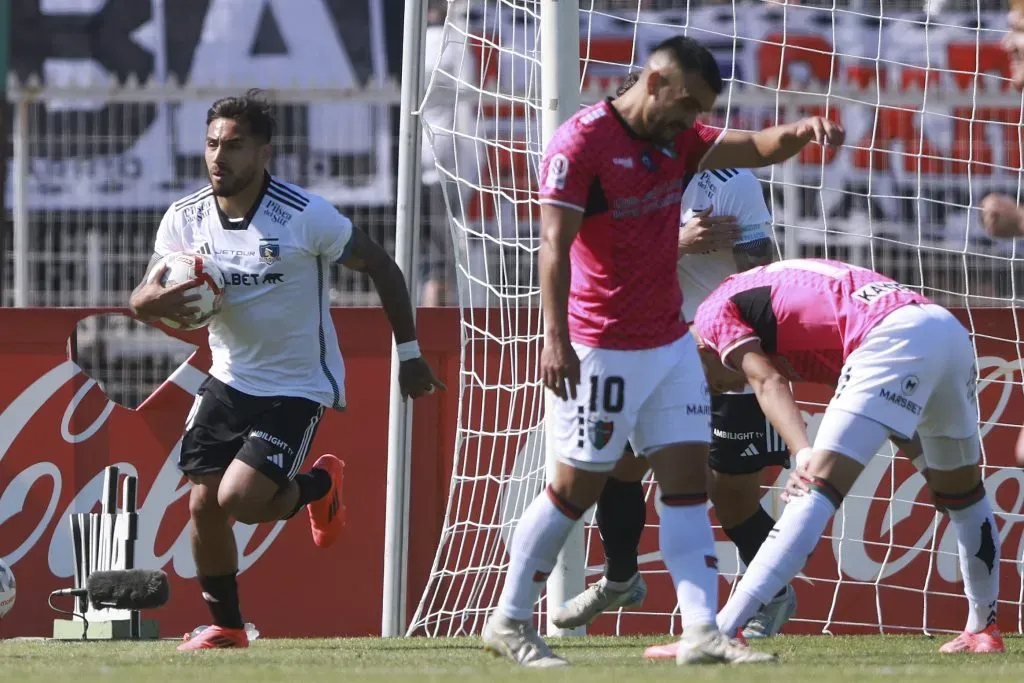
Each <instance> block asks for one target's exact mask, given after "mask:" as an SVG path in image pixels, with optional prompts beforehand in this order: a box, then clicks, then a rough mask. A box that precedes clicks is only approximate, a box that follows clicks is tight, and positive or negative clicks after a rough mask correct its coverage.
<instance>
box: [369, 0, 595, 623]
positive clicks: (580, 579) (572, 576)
mask: <svg viewBox="0 0 1024 683" xmlns="http://www.w3.org/2000/svg"><path fill="white" fill-rule="evenodd" d="M579 13H580V3H579V0H540V34H541V60H542V65H541V82H540V89H541V99H542V107H541V135H542V140H543V143H544V145H545V146H546V145H547V142H548V140H549V139H550V138H551V136H552V135H553V134H554V132H555V130H556V129H557V128H558V126H559V125H561V124H562V122H563V121H565V120H566V119H568V118H569V117H570V116H572V115H573V114H574V113H575V112H576V111H578V110H579V104H580V86H581V80H580V53H579V44H580V38H579V36H580V27H579ZM426 26H427V0H408V2H407V3H406V8H405V17H404V25H403V37H402V87H401V106H400V113H399V116H400V121H399V133H398V184H397V188H396V189H397V197H396V200H397V203H396V221H395V222H396V233H395V261H396V263H398V266H399V268H401V269H402V272H403V273H404V274H405V277H406V283H407V286H408V287H409V290H410V299H411V301H412V302H413V308H414V309H415V307H416V303H417V301H416V286H415V284H414V283H415V278H414V277H413V275H414V273H415V272H416V270H415V268H416V263H415V261H416V254H417V249H416V242H417V235H418V233H419V227H420V226H419V214H420V212H419V204H420V195H421V184H420V181H419V168H420V151H421V148H420V137H421V135H422V125H421V122H420V118H419V112H418V107H419V104H420V102H421V101H422V97H423V74H424V70H425V66H426V65H425V64H424V61H425V59H426V57H425V54H424V36H425V32H426ZM411 428H412V406H411V403H410V402H408V401H406V400H405V399H403V398H402V391H401V387H400V386H399V384H398V356H397V353H396V352H395V349H394V340H392V353H391V390H390V403H389V412H388V475H387V476H388V480H387V494H386V508H385V522H384V590H383V596H382V610H381V636H383V637H395V636H401V635H404V634H405V631H406V626H407V622H408V619H407V617H406V615H407V594H406V593H407V583H408V582H407V576H408V563H409V485H410V482H409V479H410V471H411V464H412V442H411V437H410V434H411ZM545 433H547V431H546V430H545ZM545 450H546V451H547V453H548V456H547V458H546V460H547V463H548V477H549V478H550V476H551V473H552V467H553V465H554V460H553V459H552V458H551V457H550V448H548V447H547V443H546V442H545ZM584 567H585V562H584V535H583V522H582V521H579V522H577V523H576V525H575V527H574V528H573V531H572V534H571V535H570V537H569V540H568V541H566V543H565V545H564V546H563V548H562V550H561V552H560V553H559V555H558V562H557V564H556V565H555V568H554V570H553V571H552V572H551V575H550V577H549V578H548V583H547V599H548V601H549V602H552V603H553V604H560V603H561V602H562V601H564V600H565V599H566V598H569V597H571V596H573V595H575V594H576V593H578V592H580V591H581V590H583V588H584V584H585V577H584ZM546 632H547V634H548V635H584V634H585V632H586V629H585V628H584V627H580V628H578V629H573V630H571V631H563V630H561V629H558V628H557V627H556V626H555V625H554V624H552V623H551V621H550V615H549V617H548V623H547V629H546Z"/></svg>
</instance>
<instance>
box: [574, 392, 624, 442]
mask: <svg viewBox="0 0 1024 683" xmlns="http://www.w3.org/2000/svg"><path fill="white" fill-rule="evenodd" d="M625 402H626V382H625V380H623V379H622V378H621V377H618V376H614V375H613V376H610V377H605V378H603V379H602V378H601V377H599V376H597V375H591V376H590V400H589V401H588V402H587V410H586V413H587V414H584V408H583V406H579V408H578V410H579V435H578V442H577V447H578V448H583V447H584V439H589V441H590V443H591V445H592V446H593V447H594V448H596V449H598V450H601V449H602V448H604V447H605V446H607V445H608V442H609V441H611V438H612V434H613V433H614V432H615V421H614V420H613V419H609V418H608V417H605V416H611V415H616V414H618V413H621V412H622V408H623V406H624V405H625ZM598 413H600V416H599V415H598Z"/></svg>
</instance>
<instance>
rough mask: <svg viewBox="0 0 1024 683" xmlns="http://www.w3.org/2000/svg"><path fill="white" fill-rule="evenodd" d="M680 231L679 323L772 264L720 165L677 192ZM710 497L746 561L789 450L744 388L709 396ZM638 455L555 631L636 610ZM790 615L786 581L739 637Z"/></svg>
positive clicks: (763, 233)
mask: <svg viewBox="0 0 1024 683" xmlns="http://www.w3.org/2000/svg"><path fill="white" fill-rule="evenodd" d="M682 208H683V216H682V221H683V227H682V228H681V229H680V233H679V252H680V255H679V262H678V266H677V272H678V278H679V284H680V285H681V287H682V289H683V293H684V295H685V296H684V301H683V317H684V319H685V320H687V321H692V320H693V317H694V315H695V313H696V310H697V305H698V304H699V303H700V302H701V301H703V300H704V299H705V298H706V297H707V296H708V295H709V294H710V293H711V291H712V290H713V289H714V288H715V287H717V286H718V285H719V284H721V283H722V281H723V280H725V278H727V277H728V276H730V275H732V274H733V273H735V272H737V271H742V270H746V269H748V268H752V267H754V266H757V265H766V264H768V263H770V262H771V261H772V260H774V257H775V254H776V245H775V243H774V240H773V238H772V221H771V213H770V212H769V210H768V207H767V206H766V205H765V201H764V195H763V193H762V189H761V183H760V181H758V179H757V177H756V176H755V175H754V174H753V173H752V172H751V171H749V170H747V169H718V170H713V171H703V172H701V173H699V174H697V175H696V176H694V177H693V178H692V179H691V180H690V181H689V182H688V184H687V186H686V190H685V192H684V193H683V201H682ZM711 408H712V430H713V438H712V442H711V452H710V458H709V461H708V462H709V465H710V472H711V490H710V498H711V502H712V504H713V505H714V506H715V513H716V515H717V517H718V520H719V522H720V523H721V525H722V528H723V530H724V531H725V534H726V536H727V537H728V538H729V539H730V540H731V541H732V542H733V543H734V544H735V545H736V548H737V550H738V551H739V554H740V557H741V559H742V560H743V562H744V564H746V565H749V564H750V562H751V561H752V560H753V558H754V555H756V554H757V550H758V548H760V547H761V544H762V543H763V542H764V540H765V539H766V538H767V537H768V533H769V532H770V531H771V530H772V527H773V526H774V525H775V520H774V519H773V518H772V516H771V515H770V514H768V512H767V511H766V510H765V509H764V507H762V505H761V470H762V469H764V468H765V467H769V466H774V465H781V466H783V467H789V451H788V450H787V449H786V446H785V443H784V442H783V441H782V439H781V437H779V436H778V434H777V433H776V432H775V430H774V429H773V428H772V427H771V424H770V423H769V422H768V421H767V420H766V419H765V416H764V413H763V412H761V408H760V406H759V405H758V403H757V399H756V397H755V396H754V395H753V392H752V390H751V389H750V387H745V388H744V389H743V390H741V391H739V392H728V393H723V394H715V395H712V397H711ZM646 471H647V462H646V459H645V458H637V457H634V456H633V454H632V452H627V454H626V455H625V456H624V457H623V458H622V460H620V461H619V464H618V465H617V466H616V468H615V470H614V471H613V472H612V474H611V476H610V477H609V478H608V481H607V483H606V484H605V487H604V489H603V490H602V492H601V497H600V498H599V499H598V502H597V514H596V521H597V526H598V530H599V531H600V538H601V544H602V546H603V548H604V551H605V573H604V576H603V577H602V578H601V579H600V580H598V581H595V582H594V583H592V584H591V585H590V586H588V587H587V589H586V590H585V591H583V592H582V593H580V594H579V595H576V596H575V597H573V598H571V599H570V600H568V601H566V603H565V604H564V605H562V606H560V607H559V608H558V609H557V610H556V611H555V613H554V614H553V615H552V621H553V622H554V623H555V625H556V626H558V627H560V628H575V627H578V626H581V625H583V624H588V623H590V622H592V621H593V620H594V619H595V618H596V617H597V616H598V615H599V614H601V613H602V612H604V611H606V610H609V609H616V608H620V607H621V608H625V609H629V608H633V607H639V606H640V605H641V604H642V603H643V600H644V598H645V596H646V593H647V586H646V582H645V581H644V578H643V576H642V575H641V574H640V572H639V570H638V566H637V558H638V550H639V548H638V544H639V542H640V537H641V535H642V533H643V530H644V526H645V524H646V513H647V504H646V501H645V500H644V491H643V485H642V483H641V480H642V478H643V476H644V474H645V473H646ZM795 609H796V592H795V591H793V589H792V588H791V587H790V586H789V585H787V586H786V587H785V588H784V589H783V590H782V591H780V592H779V595H777V596H775V597H774V598H773V599H772V600H771V601H769V602H768V604H766V605H765V606H764V607H763V608H762V609H761V610H759V611H758V613H757V614H756V615H755V616H754V617H753V618H752V619H751V620H750V623H748V624H747V625H746V626H745V628H744V631H743V635H744V637H746V638H748V639H750V638H759V637H769V636H772V635H775V634H776V633H778V631H779V629H780V628H781V627H782V626H783V625H784V624H785V623H786V621H787V620H788V619H789V617H790V616H791V615H792V614H793V612H794V611H795ZM676 646H677V642H673V643H671V644H669V645H656V646H652V647H650V648H648V649H647V651H646V652H645V656H647V657H648V658H652V659H663V658H673V657H675V655H676Z"/></svg>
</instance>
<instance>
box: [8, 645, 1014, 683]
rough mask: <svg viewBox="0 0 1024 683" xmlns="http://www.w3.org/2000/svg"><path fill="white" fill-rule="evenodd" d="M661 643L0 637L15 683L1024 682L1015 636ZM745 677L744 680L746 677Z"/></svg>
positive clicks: (9, 678)
mask: <svg viewBox="0 0 1024 683" xmlns="http://www.w3.org/2000/svg"><path fill="white" fill-rule="evenodd" d="M663 640H664V639H663V638H657V637H651V636H648V637H631V638H603V637H602V638H598V637H595V638H572V639H562V640H559V639H552V640H551V645H552V647H553V649H554V650H555V651H556V652H558V653H559V654H562V655H563V656H565V657H567V658H568V659H569V661H570V663H571V664H572V666H571V667H570V668H568V669H558V670H549V671H531V670H527V669H517V668H516V667H514V666H512V665H511V664H509V663H507V662H505V661H504V660H500V659H495V658H493V657H491V656H490V655H488V654H487V653H485V652H483V651H482V650H481V649H480V647H479V641H477V640H476V639H471V638H449V639H426V638H415V639H389V640H383V639H380V638H365V639H333V640H257V641H256V642H255V643H253V645H252V647H250V648H249V649H248V650H232V651H215V652H201V653H190V654H183V653H178V652H176V651H175V650H174V647H175V645H176V644H177V642H176V641H169V640H164V641H155V642H154V641H151V642H143V643H129V642H120V643H102V642H91V643H66V642H65V643H58V642H49V641H39V640H9V641H0V680H2V681H4V682H7V681H10V682H11V683H43V682H46V683H50V682H53V683H100V682H102V683H148V682H150V681H153V682H154V683H178V682H179V681H180V682H181V683H206V682H210V683H236V682H237V683H264V682H268V683H269V682H270V681H273V682H274V683H328V682H330V683H338V682H339V681H361V682H364V681H365V682H366V683H398V682H399V681H401V682H402V683H427V682H429V681H438V682H443V683H462V682H463V681H466V682H468V681H485V682H486V683H504V682H505V681H526V680H530V681H532V680H543V681H560V682H562V683H612V682H613V681H614V682H623V683H626V682H628V683H634V682H636V683H643V682H645V681H668V680H682V679H685V680H687V681H691V680H707V681H751V680H755V681H757V683H776V682H777V683H796V682H798V681H811V682H813V683H831V682H832V681H851V682H852V681H865V680H872V681H893V683H908V682H909V681H936V682H938V681H949V683H971V682H972V681H979V682H980V681H984V682H985V683H992V682H995V681H1013V682H1014V683H1021V681H1024V641H1022V639H1021V638H1020V637H1019V636H1011V637H1007V639H1006V645H1007V653H1006V654H1004V655H940V654H939V653H938V652H937V650H938V647H939V645H940V644H941V643H942V642H944V641H945V640H946V637H942V638H935V639H929V638H926V637H922V636H851V637H831V636H809V637H807V636H805V637H800V636H793V637H780V638H775V639H773V640H771V641H769V642H767V643H764V644H758V645H756V646H755V647H757V648H758V649H769V650H771V651H774V652H777V653H778V654H779V655H780V657H781V660H782V663H781V664H778V665H763V666H751V667H741V668H737V667H726V666H711V667H699V668H690V669H687V670H685V671H684V670H680V669H677V667H676V666H675V663H674V662H647V661H644V660H643V658H642V653H643V648H644V647H645V646H647V645H650V644H652V643H657V642H663ZM740 677H742V678H740Z"/></svg>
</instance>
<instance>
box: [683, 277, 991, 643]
mask: <svg viewBox="0 0 1024 683" xmlns="http://www.w3.org/2000/svg"><path fill="white" fill-rule="evenodd" d="M694 330H695V333H696V334H697V336H698V337H699V341H698V343H699V344H701V345H702V351H701V356H702V359H703V361H704V363H705V367H706V369H707V376H708V382H709V383H710V384H711V386H712V388H713V389H718V390H728V389H732V388H735V387H737V386H741V385H743V384H747V383H749V384H750V385H751V386H753V387H754V391H755V393H756V395H757V400H758V402H759V403H760V404H761V407H762V408H763V409H764V412H765V415H767V416H768V418H769V419H770V420H771V422H772V424H774V425H775V428H776V429H777V430H778V432H779V433H780V434H781V435H782V437H783V438H784V439H785V440H786V443H787V444H788V445H789V448H790V450H792V451H793V453H794V454H795V459H796V462H797V466H798V469H797V472H796V473H794V474H793V475H792V476H791V478H790V483H789V484H788V485H787V494H788V497H789V500H788V504H787V505H786V508H785V510H784V511H783V513H782V516H781V517H780V518H779V521H778V523H777V524H776V525H775V528H774V529H773V530H772V534H771V535H770V536H769V537H768V540H767V541H765V543H764V545H762V546H761V550H760V551H759V552H758V554H757V556H756V557H755V558H754V561H753V562H752V563H751V564H750V566H749V567H748V568H747V571H746V573H745V574H744V575H743V578H742V579H741V580H740V582H739V585H738V586H737V587H736V590H735V592H734V593H733V595H732V597H731V598H730V599H729V601H728V603H727V604H726V605H725V607H724V608H723V609H722V611H721V612H720V613H719V615H718V626H719V628H721V629H722V630H723V631H726V632H731V630H732V629H735V628H737V627H739V626H741V625H742V624H744V623H745V622H746V620H747V619H749V618H750V616H751V615H753V614H754V612H755V611H756V610H757V609H758V607H759V606H760V605H761V604H763V603H764V602H765V601H767V600H769V599H770V598H771V597H772V596H773V595H775V594H776V593H777V592H778V591H779V589H781V588H782V587H783V586H784V585H785V584H786V583H788V582H789V581H791V580H792V579H793V577H794V576H796V574H797V572H799V571H800V569H801V568H802V567H803V566H804V563H805V562H806V561H807V558H808V557H809V556H810V554H811V552H812V551H813V550H814V548H815V546H817V544H818V540H819V539H820V538H821V535H822V533H823V532H824V530H825V526H826V525H827V524H828V521H829V520H830V519H831V518H832V515H833V514H834V513H835V511H836V509H837V508H838V507H839V506H840V504H841V503H842V501H843V497H844V496H845V495H846V494H847V493H848V492H849V490H850V488H851V487H852V486H853V484H854V482H855V481H856V480H857V477H858V476H859V475H860V473H861V471H863V469H864V467H865V465H866V464H867V463H868V461H869V460H870V459H871V458H872V457H873V456H874V455H875V453H877V452H878V449H879V448H880V447H881V446H882V445H883V444H884V442H885V441H886V439H892V440H894V441H896V442H897V444H902V443H905V442H906V441H907V440H909V439H913V438H915V435H916V438H917V439H919V440H920V444H921V447H922V449H923V451H924V453H923V457H924V462H925V464H926V467H927V469H926V471H925V475H926V478H927V479H928V483H929V487H930V488H931V491H932V496H933V498H934V500H935V502H936V504H937V505H940V506H942V507H943V508H944V509H945V511H946V513H947V514H948V515H949V520H950V524H951V526H952V527H953V529H954V531H955V532H956V538H957V551H958V554H959V556H960V570H961V573H962V574H963V577H964V592H965V594H966V596H967V599H968V618H967V625H966V628H965V629H964V632H963V633H962V634H960V635H959V636H958V637H957V638H956V639H954V640H952V641H950V642H948V643H946V644H945V645H943V646H942V648H941V652H947V653H949V652H979V653H981V652H1002V651H1003V639H1002V636H1001V635H1000V632H999V628H998V626H997V624H996V601H997V599H998V596H999V546H1000V540H999V531H998V529H997V527H996V523H995V518H994V517H993V514H992V505H991V503H990V501H989V498H988V496H987V494H986V492H985V486H984V483H983V482H982V479H981V470H980V468H979V467H978V462H979V459H980V442H979V437H978V429H977V396H976V385H977V365H976V363H975V356H974V347H973V345H972V344H971V339H970V335H969V334H968V333H967V330H966V329H965V328H964V326H963V325H961V324H960V322H959V321H958V320H957V319H956V318H954V317H953V315H952V314H951V313H950V312H949V311H947V310H946V309H944V308H942V307H941V306H937V305H935V304H933V303H931V302H930V301H929V300H928V299H926V298H925V297H923V296H921V295H919V294H917V293H915V292H913V291H912V290H910V289H909V288H907V287H904V286H903V285H900V284H898V283H896V282H894V281H892V280H890V279H889V278H887V277H884V276H882V275H879V274H878V273H874V272H872V271H870V270H867V269H865V268H858V267H855V266H850V265H847V264H844V263H840V262H838V261H829V260H824V259H801V260H793V261H780V262H777V263H774V264H772V265H770V266H765V267H763V268H755V269H753V270H750V271H747V272H745V273H740V274H738V275H734V276H732V277H730V278H729V279H727V280H726V281H725V282H724V283H723V284H722V285H721V286H720V287H718V288H717V289H716V290H715V291H714V292H713V293H712V295H711V296H710V297H708V299H707V300H706V301H704V303H702V304H701V305H700V307H699V308H698V309H697V316H696V318H695V319H694ZM796 380H805V381H810V382H818V383H823V384H830V385H832V386H835V387H836V390H835V394H834V396H833V397H832V400H831V402H830V403H829V405H828V407H827V408H826V410H825V415H824V417H823V419H822V421H821V425H820V426H819V428H818V433H817V435H816V436H815V439H814V445H813V448H812V446H811V444H810V440H809V439H808V436H807V426H806V424H805V423H804V419H803V416H802V415H801V413H800V410H799V408H798V407H797V404H796V402H795V401H794V399H793V394H792V393H791V392H790V387H789V382H790V381H796Z"/></svg>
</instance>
